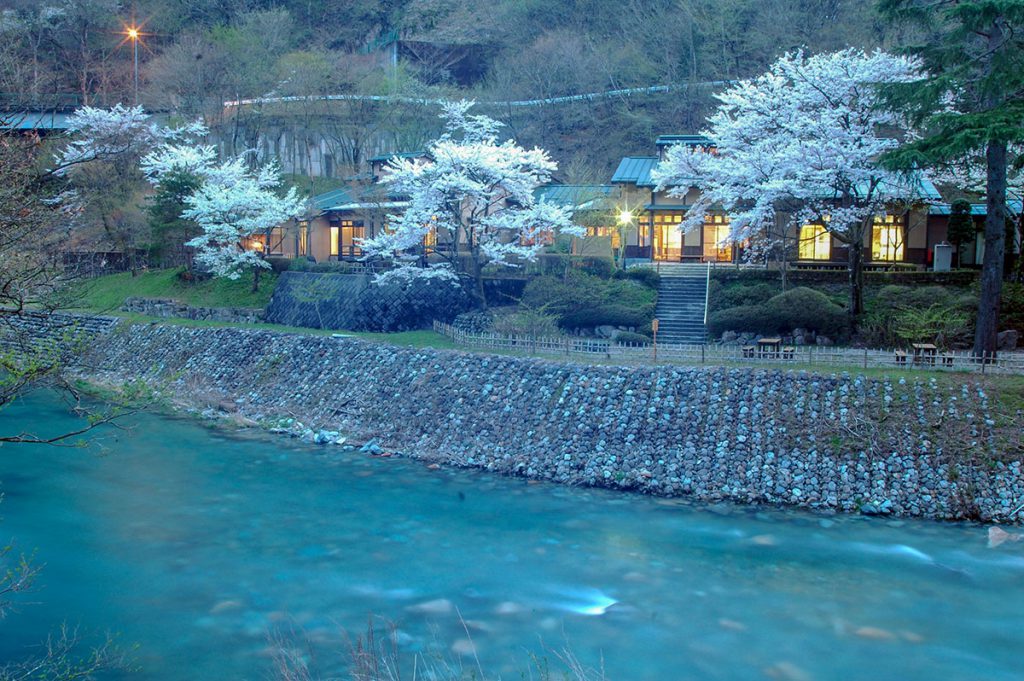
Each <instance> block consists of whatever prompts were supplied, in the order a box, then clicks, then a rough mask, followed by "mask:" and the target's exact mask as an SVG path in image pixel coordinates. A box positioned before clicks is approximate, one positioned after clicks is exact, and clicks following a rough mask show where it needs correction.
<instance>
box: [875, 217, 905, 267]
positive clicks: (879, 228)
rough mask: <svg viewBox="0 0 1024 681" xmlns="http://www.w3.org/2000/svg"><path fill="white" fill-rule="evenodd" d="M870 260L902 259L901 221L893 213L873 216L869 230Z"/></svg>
mask: <svg viewBox="0 0 1024 681" xmlns="http://www.w3.org/2000/svg"><path fill="white" fill-rule="evenodd" d="M871 259H872V260H893V261H895V260H903V221H902V219H901V218H898V217H896V216H895V215H885V216H875V224H874V229H873V230H872V232H871Z"/></svg>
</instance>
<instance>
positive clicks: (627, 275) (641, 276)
mask: <svg viewBox="0 0 1024 681" xmlns="http://www.w3.org/2000/svg"><path fill="white" fill-rule="evenodd" d="M615 278H616V279H630V280H632V281H637V282H640V283H641V284H643V285H644V286H646V287H647V288H652V289H654V290H657V289H658V285H659V284H660V283H661V275H660V274H658V272H657V271H656V270H655V269H653V268H651V267H631V268H629V269H628V270H616V271H615Z"/></svg>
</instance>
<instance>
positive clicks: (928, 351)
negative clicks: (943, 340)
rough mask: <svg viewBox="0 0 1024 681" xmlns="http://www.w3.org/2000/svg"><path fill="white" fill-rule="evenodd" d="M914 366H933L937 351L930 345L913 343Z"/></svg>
mask: <svg viewBox="0 0 1024 681" xmlns="http://www.w3.org/2000/svg"><path fill="white" fill-rule="evenodd" d="M912 347H913V348H914V364H935V356H936V355H937V354H938V352H939V349H938V348H937V347H935V346H934V345H932V344H931V343H913V344H912Z"/></svg>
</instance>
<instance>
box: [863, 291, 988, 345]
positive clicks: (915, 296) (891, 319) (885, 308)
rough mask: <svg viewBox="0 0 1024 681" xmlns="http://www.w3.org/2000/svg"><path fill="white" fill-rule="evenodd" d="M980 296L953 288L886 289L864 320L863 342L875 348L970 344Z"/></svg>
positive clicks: (871, 306)
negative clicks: (930, 344)
mask: <svg viewBox="0 0 1024 681" xmlns="http://www.w3.org/2000/svg"><path fill="white" fill-rule="evenodd" d="M977 305H978V297H977V295H976V294H975V293H972V292H970V291H968V290H966V289H963V288H960V287H950V286H895V285H889V286H883V287H882V288H881V289H879V291H878V293H877V294H876V295H875V296H874V298H873V300H872V301H871V303H870V305H869V312H868V314H867V315H865V316H864V318H863V319H861V320H860V322H859V323H858V327H857V333H858V335H859V337H860V339H861V340H862V341H863V342H864V343H866V344H868V345H871V346H875V347H897V346H905V345H907V344H908V343H924V342H936V341H937V344H941V345H944V346H954V347H955V346H963V345H968V344H970V337H971V335H972V333H973V331H972V327H973V324H974V322H973V320H974V316H975V314H976V309H977Z"/></svg>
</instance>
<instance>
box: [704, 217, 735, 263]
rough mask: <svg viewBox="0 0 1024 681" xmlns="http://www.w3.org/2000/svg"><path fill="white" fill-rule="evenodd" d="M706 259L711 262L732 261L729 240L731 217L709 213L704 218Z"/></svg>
mask: <svg viewBox="0 0 1024 681" xmlns="http://www.w3.org/2000/svg"><path fill="white" fill-rule="evenodd" d="M703 250H704V257H705V258H707V259H710V260H732V244H731V243H730V239H729V216H728V215H723V214H722V213H709V214H708V215H705V216H704V249H703Z"/></svg>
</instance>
